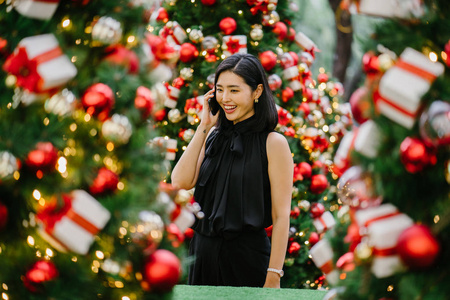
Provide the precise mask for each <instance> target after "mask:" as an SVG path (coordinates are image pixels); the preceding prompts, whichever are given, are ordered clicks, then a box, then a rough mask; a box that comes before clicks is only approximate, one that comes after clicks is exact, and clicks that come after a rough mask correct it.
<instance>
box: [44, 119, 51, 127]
mask: <svg viewBox="0 0 450 300" xmlns="http://www.w3.org/2000/svg"><path fill="white" fill-rule="evenodd" d="M48 124H50V119H49V118H47V117H45V118H44V125H45V126H48Z"/></svg>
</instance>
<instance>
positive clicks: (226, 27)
mask: <svg viewBox="0 0 450 300" xmlns="http://www.w3.org/2000/svg"><path fill="white" fill-rule="evenodd" d="M219 28H220V30H222V31H223V33H225V34H227V35H228V34H232V33H233V32H234V31H235V30H236V28H237V24H236V21H235V20H234V19H233V18H231V17H227V18H224V19H222V20H221V21H220V23H219Z"/></svg>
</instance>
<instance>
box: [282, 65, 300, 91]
mask: <svg viewBox="0 0 450 300" xmlns="http://www.w3.org/2000/svg"><path fill="white" fill-rule="evenodd" d="M283 78H284V79H286V80H288V81H289V87H290V88H291V89H292V90H293V91H300V90H301V89H302V86H303V85H302V83H301V81H300V72H299V71H298V68H297V66H292V67H289V68H286V69H284V70H283Z"/></svg>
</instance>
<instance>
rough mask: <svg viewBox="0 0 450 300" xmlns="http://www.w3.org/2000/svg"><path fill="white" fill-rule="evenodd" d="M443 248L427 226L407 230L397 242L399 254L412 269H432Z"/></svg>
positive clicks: (412, 227) (415, 226) (414, 226)
mask: <svg viewBox="0 0 450 300" xmlns="http://www.w3.org/2000/svg"><path fill="white" fill-rule="evenodd" d="M440 250H441V247H440V245H439V242H438V241H437V240H436V238H435V237H434V236H433V234H432V233H431V231H430V229H429V228H428V227H427V226H425V225H413V226H411V227H409V228H407V229H405V230H404V231H403V232H402V233H401V234H400V236H399V237H398V241H397V253H398V254H399V256H400V258H401V259H402V261H403V262H404V263H405V265H407V266H408V267H410V268H412V269H425V268H428V267H430V266H431V265H432V264H433V263H434V262H435V261H436V259H437V257H438V255H439V252H440Z"/></svg>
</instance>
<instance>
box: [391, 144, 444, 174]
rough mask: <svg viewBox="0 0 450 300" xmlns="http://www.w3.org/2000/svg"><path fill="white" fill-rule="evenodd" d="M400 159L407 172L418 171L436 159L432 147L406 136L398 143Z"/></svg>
mask: <svg viewBox="0 0 450 300" xmlns="http://www.w3.org/2000/svg"><path fill="white" fill-rule="evenodd" d="M400 159H401V161H402V163H403V165H404V166H405V169H406V170H407V171H408V172H409V173H412V174H414V173H418V172H420V171H422V170H423V169H425V167H427V166H429V165H434V164H435V163H436V161H437V158H436V153H435V151H434V149H430V148H427V147H426V145H425V143H424V142H423V141H422V140H420V139H418V138H410V137H407V138H405V139H404V140H403V142H402V143H401V144H400Z"/></svg>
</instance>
